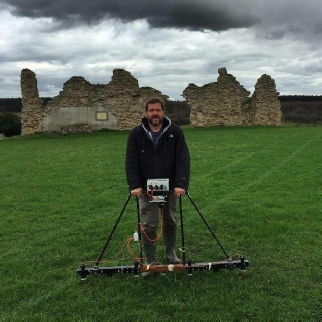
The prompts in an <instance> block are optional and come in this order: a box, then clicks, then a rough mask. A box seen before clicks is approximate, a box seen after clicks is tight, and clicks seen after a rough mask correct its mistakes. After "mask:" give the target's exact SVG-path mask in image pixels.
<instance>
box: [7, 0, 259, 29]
mask: <svg viewBox="0 0 322 322" xmlns="http://www.w3.org/2000/svg"><path fill="white" fill-rule="evenodd" d="M2 2H3V3H6V4H7V5H10V6H11V8H12V9H11V10H12V12H13V13H14V14H15V15H17V16H22V17H30V18H43V17H45V18H53V19H55V20H57V21H60V22H67V21H69V22H70V21H78V22H84V23H91V24H93V23H97V22H100V21H101V20H103V19H119V20H121V21H123V22H132V21H135V20H141V19H143V20H146V21H147V22H148V24H149V25H150V27H152V28H178V29H188V30H198V31H203V30H211V31H223V30H228V29H231V28H245V27H250V26H252V25H254V24H255V23H257V22H258V18H257V17H256V16H255V15H254V14H252V13H250V11H249V6H248V5H247V4H244V5H243V6H238V5H237V6H236V4H237V3H238V2H237V3H236V1H232V2H231V4H229V1H228V2H227V1H225V0H218V1H213V0H198V1H191V0H153V1H151V0H136V1H135V0H119V1H115V0H91V1H89V0H56V1H43V0H4V1H2Z"/></svg>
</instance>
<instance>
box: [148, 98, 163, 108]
mask: <svg viewBox="0 0 322 322" xmlns="http://www.w3.org/2000/svg"><path fill="white" fill-rule="evenodd" d="M155 103H160V104H161V108H162V111H164V101H163V100H162V99H161V98H158V97H153V98H149V99H148V100H147V101H146V103H145V111H147V110H148V105H149V104H155Z"/></svg>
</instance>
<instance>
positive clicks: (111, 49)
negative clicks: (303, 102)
mask: <svg viewBox="0 0 322 322" xmlns="http://www.w3.org/2000/svg"><path fill="white" fill-rule="evenodd" d="M113 2H114V3H112V2H111V1H107V0H104V1H100V0H96V1H95V0H92V1H88V0H86V1H83V0H77V1H76V0H75V1H74V0H62V1H60V0H56V1H40V0H23V1H22V0H21V1H18V0H12V1H9V0H0V19H1V22H2V23H1V25H0V34H1V37H0V70H1V72H0V97H18V96H20V72H21V69H23V68H29V69H31V70H33V71H34V72H35V73H36V75H37V79H38V86H39V91H40V95H41V96H56V95H58V93H59V91H60V90H61V89H62V87H63V84H64V83H65V82H66V81H67V80H68V79H69V78H70V77H72V76H83V77H84V78H85V79H87V80H88V81H90V82H91V83H93V84H97V83H101V84H106V83H108V82H109V81H110V80H111V76H112V73H113V69H115V68H124V69H126V70H128V71H129V72H131V73H132V75H133V76H134V77H136V78H137V79H138V81H139V85H140V86H151V87H154V88H156V89H158V90H160V91H162V92H163V93H164V94H166V95H168V96H170V97H171V98H174V99H180V98H181V96H180V95H181V94H182V91H183V90H184V88H185V87H186V86H187V85H188V84H189V83H195V84H196V85H198V86H202V85H204V84H207V83H210V82H214V81H216V80H217V77H218V74H217V70H218V68H220V67H226V68H227V70H228V72H229V73H231V74H233V75H234V76H235V77H236V78H237V80H238V81H239V82H240V83H241V84H242V85H243V86H245V88H246V89H247V90H249V91H250V92H253V89H254V88H253V87H254V85H255V83H256V81H257V79H258V78H259V77H260V76H261V75H262V74H264V73H266V74H269V75H271V76H272V77H273V78H274V79H275V80H276V84H277V89H278V90H279V91H280V92H281V93H282V94H290V93H294V94H308V95H310V94H312V95H313V94H322V90H321V83H322V77H321V67H320V66H321V65H322V64H321V63H322V62H321V58H320V57H322V49H321V46H320V41H321V40H322V39H321V29H322V24H321V22H320V20H321V19H320V17H321V14H322V6H321V5H320V0H318V1H317V0H308V1H306V2H300V1H297V0H292V1H291V0H283V1H280V0H279V1H278V0H270V1H267V0H225V1H224V0H218V1H215V0H211V1H210V0H209V1H205V0H203V1H197V0H195V1H189V0H185V1H183V0H174V1H169V0H162V1H159V0H155V1H150V0H149V1H142V0H141V1H139V0H138V1H135V0H131V1H128V0H118V1H113ZM151 4H152V5H151ZM8 5H10V6H8Z"/></svg>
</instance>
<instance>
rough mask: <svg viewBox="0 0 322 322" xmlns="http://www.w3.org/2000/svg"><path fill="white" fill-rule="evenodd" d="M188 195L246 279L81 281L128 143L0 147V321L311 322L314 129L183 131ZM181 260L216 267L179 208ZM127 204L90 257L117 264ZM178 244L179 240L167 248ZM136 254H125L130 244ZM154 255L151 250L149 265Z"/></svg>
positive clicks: (318, 209) (115, 209)
mask: <svg viewBox="0 0 322 322" xmlns="http://www.w3.org/2000/svg"><path fill="white" fill-rule="evenodd" d="M184 132H185V136H186V139H187V142H188V145H189V148H190V153H191V161H192V170H191V177H192V178H191V185H190V189H189V191H190V194H191V196H192V198H193V200H194V201H195V202H196V204H197V206H198V208H199V209H200V210H201V211H202V213H203V214H204V216H205V217H206V219H207V221H208V223H209V224H210V225H211V226H212V227H213V229H214V230H215V232H216V235H217V236H218V237H219V239H220V240H221V243H222V244H223V246H224V247H225V249H226V250H227V252H228V253H229V254H231V255H232V254H235V253H244V254H245V255H246V256H247V258H248V260H249V261H250V268H249V269H248V271H247V272H246V273H244V274H242V273H241V272H240V271H239V270H234V271H220V272H218V273H213V272H195V273H194V274H193V276H192V277H191V278H189V277H188V276H187V275H186V274H185V273H167V274H166V275H165V276H159V277H157V278H155V279H152V280H148V281H146V280H143V279H141V278H139V279H135V278H134V277H133V276H132V275H122V274H119V275H117V274H116V275H114V276H113V278H107V277H104V276H98V277H89V278H88V279H87V280H86V282H84V283H82V282H81V281H80V279H79V277H77V276H76V270H77V269H78V267H79V264H80V263H81V261H82V260H83V259H86V260H96V259H97V258H98V256H99V254H100V252H101V250H102V248H103V246H104V244H105V241H106V238H107V237H108V235H109V233H110V231H111V229H112V227H113V226H114V224H115V221H116V219H117V217H118V215H119V213H120V210H121V208H122V206H123V204H124V202H125V200H126V197H127V193H128V190H127V185H126V180H125V175H124V157H125V146H126V139H127V135H128V132H105V133H95V134H79V135H71V136H55V135H36V136H32V137H17V138H8V139H5V140H2V141H0V161H1V168H0V178H1V195H0V218H1V222H0V228H1V243H0V254H1V255H0V256H1V279H0V297H1V306H0V320H1V321H139V320H142V321H160V320H163V321H185V320H189V319H191V320H194V321H286V320H288V321H321V320H322V307H321V294H322V286H321V280H322V270H321V258H322V250H321V249H322V247H321V246H322V239H321V233H322V198H321V197H322V192H321V191H322V170H321V159H322V148H321V146H322V127H294V126H288V127H281V128H270V127H254V128H224V127H223V128H212V129H190V128H184ZM183 214H184V228H185V232H186V234H185V242H186V246H187V247H188V248H189V250H190V253H189V255H190V256H191V257H192V259H193V260H194V261H195V262H205V261H206V262H208V261H216V260H221V259H224V258H225V257H224V255H223V253H222V252H221V250H220V249H219V247H218V245H217V244H216V243H215V241H214V240H213V238H212V236H211V235H210V234H209V232H208V231H207V229H206V227H205V225H204V224H203V223H202V221H201V220H200V217H199V216H198V214H197V213H196V211H195V210H194V208H193V207H192V206H191V204H190V203H189V200H188V199H187V198H186V197H184V198H183ZM136 219H137V217H136V203H135V200H134V199H133V200H130V203H129V205H128V207H127V209H126V212H125V214H124V216H123V217H122V220H121V222H120V224H119V225H118V227H117V230H116V232H115V234H114V236H113V239H112V241H111V243H110V245H109V248H108V250H107V252H106V254H105V255H106V256H105V257H104V259H106V260H108V259H110V260H111V264H112V265H114V264H115V265H123V264H125V265H130V264H131V263H132V261H133V260H132V257H131V256H130V254H129V253H128V252H127V250H126V248H124V250H123V251H122V252H121V253H120V254H118V256H117V258H114V257H115V255H116V254H117V253H118V251H119V250H120V249H121V248H122V247H123V246H124V244H125V242H126V240H127V239H128V238H129V237H130V236H131V235H132V233H133V232H134V230H135V227H136ZM179 243H180V241H179ZM132 249H133V251H134V252H137V251H138V249H137V244H134V245H133V247H132ZM162 251H163V249H162V247H159V255H160V260H162Z"/></svg>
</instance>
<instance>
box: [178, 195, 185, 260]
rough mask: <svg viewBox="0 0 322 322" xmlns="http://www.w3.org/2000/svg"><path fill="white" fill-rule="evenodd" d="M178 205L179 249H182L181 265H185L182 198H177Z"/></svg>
mask: <svg viewBox="0 0 322 322" xmlns="http://www.w3.org/2000/svg"><path fill="white" fill-rule="evenodd" d="M179 205H180V223H181V225H180V228H181V247H182V264H183V265H185V263H186V251H185V243H184V230H183V215H182V197H180V198H179Z"/></svg>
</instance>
